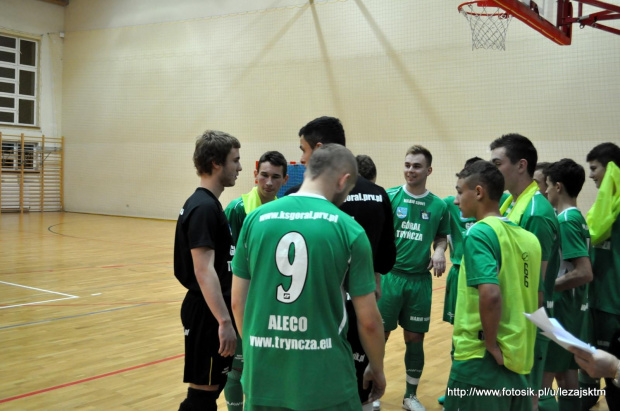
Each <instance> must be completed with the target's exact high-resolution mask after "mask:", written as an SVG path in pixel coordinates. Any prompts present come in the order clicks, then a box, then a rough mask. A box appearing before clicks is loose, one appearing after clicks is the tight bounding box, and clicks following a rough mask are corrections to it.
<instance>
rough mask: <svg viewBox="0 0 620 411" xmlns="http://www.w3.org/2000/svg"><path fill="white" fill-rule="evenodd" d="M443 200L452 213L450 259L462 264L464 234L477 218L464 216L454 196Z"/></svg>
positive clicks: (449, 238)
mask: <svg viewBox="0 0 620 411" xmlns="http://www.w3.org/2000/svg"><path fill="white" fill-rule="evenodd" d="M443 201H444V202H445V203H446V206H447V208H448V213H450V235H449V236H448V246H449V247H450V261H451V262H452V264H453V265H460V264H461V259H462V258H463V236H464V235H465V232H466V231H467V230H468V229H469V227H471V226H472V225H474V224H476V219H475V218H473V217H471V218H464V217H463V213H461V210H460V209H459V207H458V206H457V205H456V204H454V196H448V197H446V198H444V199H443Z"/></svg>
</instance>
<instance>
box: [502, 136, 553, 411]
mask: <svg viewBox="0 0 620 411" xmlns="http://www.w3.org/2000/svg"><path fill="white" fill-rule="evenodd" d="M537 160H538V154H537V152H536V148H535V147H534V144H532V142H531V141H530V140H529V139H528V138H527V137H524V136H522V135H520V134H506V135H504V136H502V137H500V138H498V139H496V140H495V141H493V142H492V143H491V162H492V163H493V164H495V166H496V167H497V168H498V169H499V171H500V172H501V173H502V175H503V176H504V181H505V187H506V189H507V190H508V192H509V193H510V197H508V199H506V200H505V201H504V203H503V204H502V205H501V207H500V212H501V213H502V215H503V216H506V217H508V219H509V220H510V221H512V222H513V223H515V224H518V225H519V226H521V227H523V228H525V229H526V230H527V231H529V232H531V233H533V234H534V235H535V236H536V237H537V238H538V241H539V242H540V245H541V247H542V264H541V269H540V273H541V275H542V278H541V281H540V284H541V286H542V288H541V290H539V291H540V295H539V298H540V300H541V301H540V302H541V305H543V304H544V306H545V308H546V310H547V313H548V314H549V316H551V317H552V316H553V303H554V301H553V292H554V288H555V279H556V276H557V273H558V271H559V270H560V255H559V252H558V249H559V246H560V238H559V230H560V229H559V226H558V220H557V218H556V215H555V211H554V210H553V207H552V206H551V204H549V201H547V199H546V198H545V197H544V196H543V195H542V193H540V191H538V184H536V182H535V181H534V179H533V176H534V171H535V169H536V161H537ZM548 345H549V339H548V338H547V337H545V336H543V335H542V334H541V333H540V332H539V331H538V330H537V334H536V347H535V355H534V367H533V368H532V373H531V375H530V383H531V387H532V388H533V390H534V394H535V395H534V396H533V397H532V403H533V407H534V409H536V408H537V407H538V390H539V389H540V388H541V386H542V375H543V370H544V365H545V358H546V355H547V347H548ZM544 399H545V400H549V401H552V400H553V401H554V399H553V398H552V397H551V396H546V397H545V398H544Z"/></svg>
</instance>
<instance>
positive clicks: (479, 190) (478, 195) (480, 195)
mask: <svg viewBox="0 0 620 411" xmlns="http://www.w3.org/2000/svg"><path fill="white" fill-rule="evenodd" d="M475 190H476V200H478V201H480V200H482V199H483V198H484V197H485V196H486V194H487V193H486V191H485V190H484V187H483V186H481V185H480V184H478V185H477V186H476V188H475Z"/></svg>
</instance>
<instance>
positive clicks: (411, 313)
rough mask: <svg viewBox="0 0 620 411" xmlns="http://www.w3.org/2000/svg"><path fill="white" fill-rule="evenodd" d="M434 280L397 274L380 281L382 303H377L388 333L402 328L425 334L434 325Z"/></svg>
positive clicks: (426, 277)
mask: <svg viewBox="0 0 620 411" xmlns="http://www.w3.org/2000/svg"><path fill="white" fill-rule="evenodd" d="M432 294H433V280H432V278H431V273H430V272H427V273H426V274H395V273H388V274H387V275H384V276H382V277H381V299H379V301H378V302H377V304H378V305H379V311H380V312H381V317H382V318H383V327H384V329H385V331H386V332H389V331H393V330H395V329H396V325H397V324H399V325H400V326H401V327H402V328H403V329H404V330H407V331H410V332H414V333H422V334H423V333H426V332H428V327H429V325H430V322H431V298H432Z"/></svg>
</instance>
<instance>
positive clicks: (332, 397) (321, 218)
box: [232, 144, 385, 411]
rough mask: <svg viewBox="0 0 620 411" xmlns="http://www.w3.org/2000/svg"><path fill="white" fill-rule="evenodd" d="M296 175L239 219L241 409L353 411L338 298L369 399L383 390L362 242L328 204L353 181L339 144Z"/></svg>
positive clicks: (371, 284)
mask: <svg viewBox="0 0 620 411" xmlns="http://www.w3.org/2000/svg"><path fill="white" fill-rule="evenodd" d="M304 177H305V178H304V182H303V184H302V186H301V188H300V190H299V192H298V193H296V194H293V195H290V196H286V197H285V198H282V199H280V200H278V201H275V202H272V203H269V204H266V205H264V206H262V207H260V208H258V209H257V210H256V211H255V212H253V213H252V214H250V215H249V216H248V217H247V218H246V221H245V223H244V225H243V228H242V229H241V234H240V236H239V248H238V249H237V252H236V255H235V258H234V259H233V264H232V265H233V273H234V280H233V300H232V301H233V312H234V315H235V319H236V321H237V324H238V327H239V333H240V335H241V336H242V337H243V345H244V347H243V352H244V356H245V368H246V370H245V372H244V373H243V377H242V380H243V388H244V391H245V393H246V409H247V410H255V409H260V410H263V409H271V408H278V409H281V408H286V409H310V408H312V409H317V410H318V409H320V410H334V411H336V410H359V409H360V401H359V396H358V392H357V387H356V381H355V367H354V365H353V361H352V360H351V358H352V355H353V354H352V352H351V348H350V346H349V344H348V343H347V341H346V328H347V316H346V312H345V308H344V303H345V297H344V291H347V292H348V293H349V294H350V295H351V298H352V300H353V305H354V307H355V311H356V313H357V323H358V330H359V335H360V339H361V341H362V343H363V345H364V349H365V351H366V354H367V355H368V357H369V360H370V364H369V366H368V368H367V372H366V374H365V379H366V380H367V381H372V382H373V392H372V393H371V398H373V399H374V398H379V397H380V396H381V395H382V394H383V392H384V391H385V375H384V374H383V354H384V342H383V335H382V327H381V317H380V314H379V310H378V309H377V303H376V299H375V293H374V292H375V279H374V271H373V267H372V255H371V248H370V243H369V242H368V237H367V236H366V234H365V232H364V230H363V228H362V227H361V226H360V225H359V224H358V223H357V222H355V220H353V219H352V218H350V217H349V216H348V215H347V214H345V213H344V212H342V211H341V210H339V209H338V207H337V205H340V204H341V203H342V202H343V201H344V200H345V198H346V197H347V194H348V193H349V191H350V190H351V188H352V187H353V185H354V182H355V181H356V178H357V166H356V163H355V157H354V156H353V154H351V152H350V151H349V150H347V149H346V148H345V147H343V146H340V145H336V144H326V145H323V146H322V147H321V148H320V149H318V150H316V151H315V152H314V153H313V154H312V157H311V158H310V159H309V161H308V163H307V170H306V172H305V176H304ZM274 273H275V274H274ZM278 274H279V275H278ZM279 407H281V408H279Z"/></svg>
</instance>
